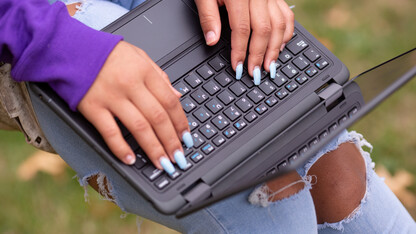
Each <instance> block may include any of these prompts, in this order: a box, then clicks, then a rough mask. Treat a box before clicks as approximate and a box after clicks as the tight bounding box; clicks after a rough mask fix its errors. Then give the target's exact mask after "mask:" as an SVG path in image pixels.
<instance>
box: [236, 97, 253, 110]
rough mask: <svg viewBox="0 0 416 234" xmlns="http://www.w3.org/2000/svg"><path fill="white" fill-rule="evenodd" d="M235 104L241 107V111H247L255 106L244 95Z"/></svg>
mask: <svg viewBox="0 0 416 234" xmlns="http://www.w3.org/2000/svg"><path fill="white" fill-rule="evenodd" d="M235 105H236V106H237V107H238V108H240V110H241V111H243V112H247V111H248V110H250V109H251V107H253V105H252V104H251V103H250V101H249V100H248V99H247V98H245V97H243V98H241V99H240V100H238V101H237V102H236V103H235Z"/></svg>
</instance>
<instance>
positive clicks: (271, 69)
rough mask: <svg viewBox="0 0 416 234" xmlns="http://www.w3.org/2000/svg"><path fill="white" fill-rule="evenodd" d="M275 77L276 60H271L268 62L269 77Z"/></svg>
mask: <svg viewBox="0 0 416 234" xmlns="http://www.w3.org/2000/svg"><path fill="white" fill-rule="evenodd" d="M275 77H276V62H275V61H272V62H271V63H270V78H272V79H274V78H275Z"/></svg>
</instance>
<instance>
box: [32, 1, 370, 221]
mask: <svg viewBox="0 0 416 234" xmlns="http://www.w3.org/2000/svg"><path fill="white" fill-rule="evenodd" d="M221 13H222V15H221V16H222V25H223V30H222V35H221V39H220V41H219V42H218V44H217V45H216V46H213V47H209V46H206V45H205V41H204V38H203V34H202V31H201V29H200V25H199V19H198V15H197V10H196V6H195V4H194V3H193V1H192V0H149V1H146V2H144V3H143V4H141V5H140V6H138V7H137V8H135V9H134V10H132V11H130V12H129V13H128V14H126V15H124V16H123V17H121V18H120V19H119V20H117V21H115V22H114V23H112V24H111V25H109V26H108V27H106V28H105V29H103V30H104V31H106V32H110V33H115V34H120V35H123V36H124V38H125V40H126V41H127V42H130V43H132V44H134V45H136V46H138V47H140V48H142V49H143V50H144V51H146V52H147V53H148V54H149V56H150V57H151V58H152V59H153V60H154V61H155V62H156V63H157V64H158V65H159V66H160V67H161V68H162V69H163V70H164V71H165V72H166V73H167V74H168V76H169V79H170V81H171V83H172V85H173V87H175V88H176V89H177V90H178V91H179V92H181V93H182V97H181V103H182V106H183V109H184V111H185V113H186V114H187V117H188V120H189V125H190V128H191V133H192V136H193V139H194V147H193V148H191V149H186V147H184V149H185V154H186V157H187V159H188V162H189V163H188V167H187V168H186V169H185V170H181V169H179V168H176V171H177V173H175V174H173V175H172V176H169V175H167V174H166V173H164V172H163V171H161V170H158V169H156V168H155V167H154V166H153V165H151V163H150V162H149V160H148V159H147V157H146V155H145V153H144V152H143V151H142V150H141V149H140V146H139V145H138V144H137V142H136V141H135V140H134V139H133V137H132V136H131V134H130V133H129V132H128V131H127V129H126V128H125V127H124V126H123V125H122V124H121V123H119V125H120V128H121V130H122V132H123V135H124V137H125V138H126V140H127V142H128V143H129V144H130V146H131V147H132V149H133V150H134V151H135V153H136V156H137V160H136V163H135V165H133V166H127V165H125V164H123V163H122V162H121V161H119V160H118V159H117V158H116V157H114V155H113V154H112V153H111V151H110V150H109V149H108V147H107V146H106V144H105V143H104V141H103V139H102V138H101V136H100V135H99V134H98V132H97V131H96V130H95V129H94V127H93V126H92V125H91V124H89V123H88V121H86V120H85V118H83V117H82V115H80V114H79V113H76V112H72V111H70V110H69V108H68V106H67V105H66V104H65V103H64V102H63V101H62V100H61V99H60V98H59V97H58V96H57V95H56V94H55V93H54V92H53V91H52V90H51V89H50V87H49V86H48V85H46V84H37V83H30V84H29V91H30V92H31V95H32V96H33V97H34V98H38V97H41V99H42V101H44V103H45V104H46V105H48V106H49V107H50V108H51V109H52V110H53V111H54V112H55V113H56V114H57V115H58V116H59V117H60V118H61V119H62V120H63V121H65V122H66V123H67V124H68V125H69V126H70V127H71V128H72V129H73V130H74V131H75V132H76V133H77V134H78V135H79V136H80V137H81V138H82V139H84V140H85V141H86V142H87V143H88V144H89V145H91V147H92V148H94V149H95V150H96V152H97V154H99V155H100V156H101V157H102V158H103V159H104V160H105V161H107V162H108V163H109V165H111V166H112V167H113V168H114V169H115V170H116V171H117V172H118V173H119V174H120V175H121V176H123V177H124V178H125V179H126V181H128V182H129V183H130V184H131V185H132V187H133V188H135V189H136V190H137V191H138V192H140V193H141V194H142V195H143V196H144V197H145V198H146V199H148V200H149V201H150V202H151V203H152V204H153V205H154V206H155V208H156V209H158V210H159V211H161V212H162V213H165V214H176V215H178V216H181V215H186V214H187V213H189V212H192V211H193V210H195V209H198V208H201V207H203V206H204V205H207V204H209V203H211V202H214V201H217V200H218V199H221V198H223V197H224V196H226V195H228V194H231V193H233V192H236V191H238V190H241V189H243V188H245V187H247V186H249V185H253V184H255V183H259V182H261V181H263V180H265V179H268V178H271V177H273V176H277V175H279V174H281V173H284V172H285V171H287V170H290V169H293V168H295V167H296V166H298V165H299V164H300V163H302V162H303V161H305V160H306V159H307V158H308V157H310V156H311V155H312V153H311V152H313V149H314V148H316V147H314V145H316V146H320V145H322V144H323V143H322V142H326V141H327V139H329V136H330V135H331V134H334V133H336V132H337V131H340V129H339V126H340V125H342V124H343V123H349V121H350V120H351V119H352V117H353V116H356V115H357V113H359V110H360V109H362V107H363V105H364V103H365V102H364V98H363V96H362V93H361V91H360V88H359V86H358V85H356V84H355V83H354V82H348V79H349V72H348V69H347V68H346V67H345V65H344V64H342V62H341V61H340V60H339V59H337V58H336V57H335V56H334V55H333V54H332V53H331V52H330V51H329V50H328V49H326V48H325V47H324V46H323V45H322V44H321V43H319V41H318V40H316V39H315V38H314V37H313V36H312V35H311V34H310V33H308V32H307V31H306V30H305V29H304V28H303V27H302V26H301V25H300V24H298V23H297V22H295V32H294V34H293V37H292V39H291V41H290V42H289V43H287V46H286V48H285V49H284V50H283V51H282V52H281V53H280V55H279V59H278V61H277V62H278V66H279V67H278V72H277V75H276V78H275V79H270V78H269V75H268V74H267V72H265V71H263V72H262V83H261V84H260V85H259V86H255V85H254V83H253V81H252V79H251V78H250V77H249V76H248V75H247V71H245V72H244V74H243V78H242V79H241V80H240V81H236V80H235V78H234V77H235V74H234V71H233V70H232V68H231V66H230V63H229V61H230V58H229V54H230V29H229V27H227V26H228V25H229V24H228V22H227V16H226V14H225V11H224V9H222V12H221ZM143 32H145V33H143Z"/></svg>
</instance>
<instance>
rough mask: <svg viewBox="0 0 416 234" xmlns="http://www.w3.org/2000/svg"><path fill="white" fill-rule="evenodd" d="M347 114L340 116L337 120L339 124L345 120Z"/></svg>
mask: <svg viewBox="0 0 416 234" xmlns="http://www.w3.org/2000/svg"><path fill="white" fill-rule="evenodd" d="M347 119H348V118H347V116H346V115H344V116H342V117H341V118H340V119H339V120H338V123H339V124H340V125H341V124H342V123H344V122H345V121H347Z"/></svg>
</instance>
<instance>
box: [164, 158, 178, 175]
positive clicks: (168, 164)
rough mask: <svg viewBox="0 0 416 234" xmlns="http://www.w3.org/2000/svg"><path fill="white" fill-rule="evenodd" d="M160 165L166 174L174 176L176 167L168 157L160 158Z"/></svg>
mask: <svg viewBox="0 0 416 234" xmlns="http://www.w3.org/2000/svg"><path fill="white" fill-rule="evenodd" d="M160 165H161V166H162V167H163V170H165V171H166V173H168V174H169V175H172V174H173V173H174V172H175V167H174V166H173V164H172V162H171V161H170V160H169V159H168V158H166V157H161V158H160Z"/></svg>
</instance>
